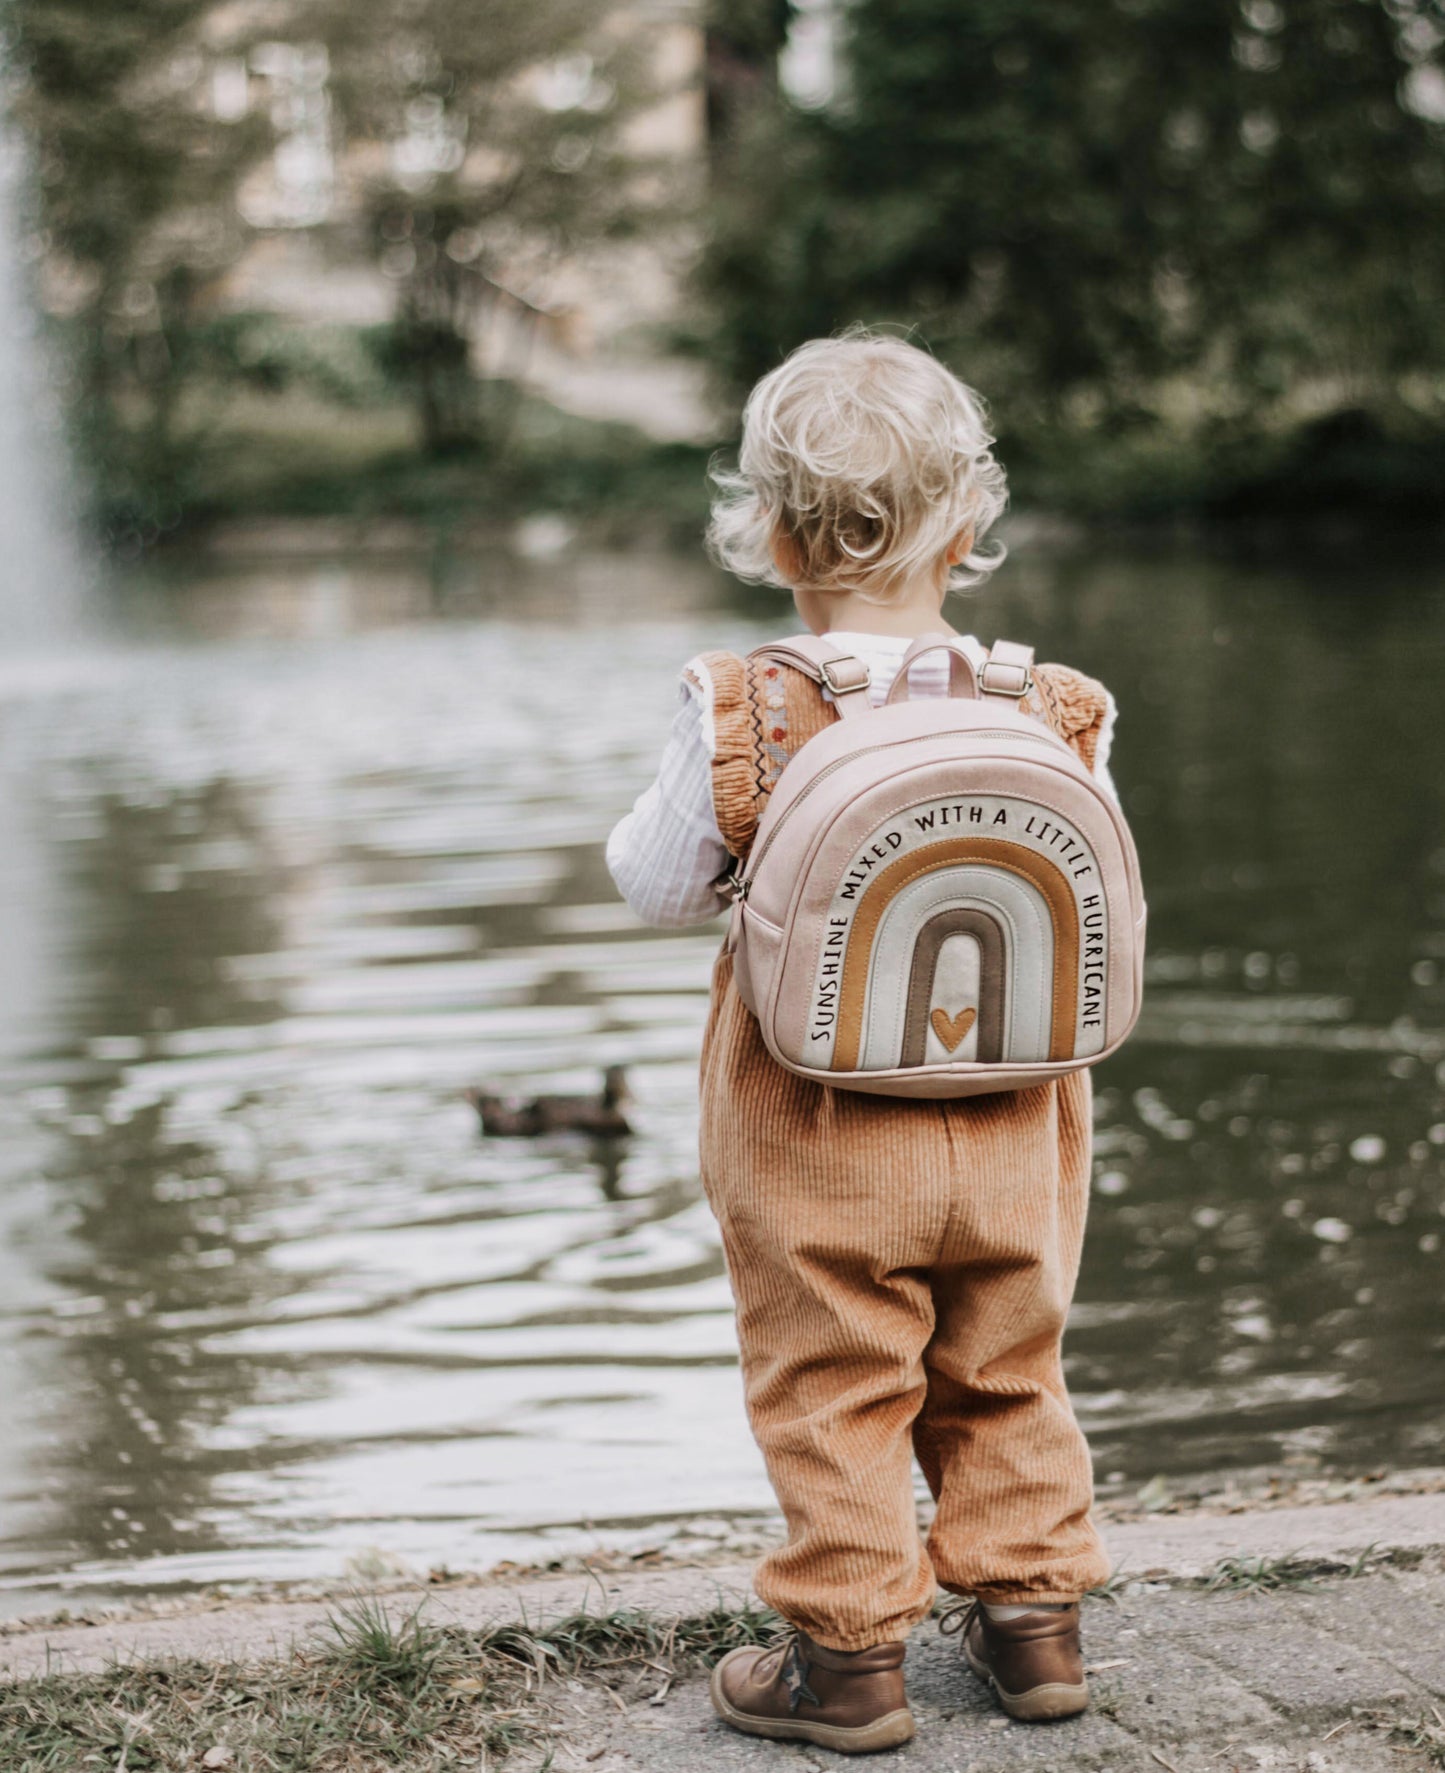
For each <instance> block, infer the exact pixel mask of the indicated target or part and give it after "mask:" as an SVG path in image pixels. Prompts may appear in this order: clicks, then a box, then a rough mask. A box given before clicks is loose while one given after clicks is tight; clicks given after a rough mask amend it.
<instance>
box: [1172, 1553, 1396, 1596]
mask: <svg viewBox="0 0 1445 1773" xmlns="http://www.w3.org/2000/svg"><path fill="white" fill-rule="evenodd" d="M1374 1557H1375V1546H1374V1545H1373V1544H1372V1545H1367V1546H1366V1547H1365V1549H1364V1550H1363V1551H1362V1552H1361V1553H1360V1554H1359V1556H1358V1557H1357V1558H1355V1560H1354V1561H1353V1562H1352V1563H1349V1564H1340V1563H1337V1562H1334V1561H1331V1560H1328V1559H1320V1558H1302V1557H1300V1556H1299V1554H1298V1553H1297V1552H1285V1553H1284V1554H1283V1555H1282V1556H1280V1557H1277V1558H1270V1557H1253V1558H1246V1557H1227V1558H1221V1559H1220V1560H1219V1562H1218V1563H1217V1564H1216V1565H1215V1566H1214V1569H1213V1571H1212V1572H1211V1573H1210V1576H1209V1579H1208V1581H1207V1582H1206V1584H1205V1586H1206V1588H1207V1589H1208V1590H1209V1592H1210V1593H1211V1594H1220V1593H1223V1594H1276V1593H1278V1592H1279V1591H1280V1590H1281V1589H1294V1590H1295V1591H1296V1592H1297V1593H1306V1594H1310V1593H1313V1592H1314V1590H1315V1588H1316V1586H1317V1583H1316V1578H1317V1577H1320V1576H1331V1577H1336V1578H1339V1577H1343V1578H1345V1579H1346V1580H1348V1579H1349V1578H1351V1577H1355V1576H1363V1575H1364V1574H1365V1572H1366V1570H1367V1569H1368V1568H1369V1566H1370V1563H1371V1561H1372V1559H1374Z"/></svg>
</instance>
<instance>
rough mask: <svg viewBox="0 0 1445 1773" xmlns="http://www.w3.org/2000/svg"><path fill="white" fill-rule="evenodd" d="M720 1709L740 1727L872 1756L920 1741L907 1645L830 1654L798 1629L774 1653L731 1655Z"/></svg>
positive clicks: (719, 1686) (721, 1670) (719, 1692)
mask: <svg viewBox="0 0 1445 1773" xmlns="http://www.w3.org/2000/svg"><path fill="white" fill-rule="evenodd" d="M712 1703H713V1710H714V1711H716V1713H717V1715H718V1716H719V1717H720V1718H721V1719H722V1720H723V1722H724V1723H727V1724H731V1725H732V1727H733V1729H734V1730H744V1731H746V1732H747V1734H748V1735H749V1736H770V1737H772V1738H773V1739H774V1740H776V1741H780V1742H815V1743H817V1745H818V1746H819V1747H820V1748H831V1749H833V1750H834V1751H835V1752H836V1753H838V1754H844V1755H864V1754H871V1753H873V1752H874V1751H875V1750H876V1749H880V1748H897V1747H898V1745H899V1744H900V1743H902V1742H908V1741H911V1739H912V1737H913V1713H912V1712H911V1711H910V1710H909V1709H908V1696H907V1694H906V1693H905V1692H904V1691H903V1645H902V1644H874V1645H873V1647H872V1648H871V1649H868V1650H851V1651H844V1650H825V1649H824V1648H823V1646H822V1645H821V1644H815V1643H814V1642H813V1640H812V1639H811V1638H810V1637H808V1636H807V1635H806V1634H805V1633H804V1632H801V1631H799V1632H794V1633H793V1635H792V1636H791V1637H789V1638H787V1639H785V1640H784V1641H783V1642H782V1643H781V1644H775V1645H774V1646H773V1648H772V1649H771V1650H759V1649H752V1648H749V1649H744V1650H730V1651H729V1652H728V1653H727V1655H726V1656H724V1657H723V1659H722V1661H721V1662H719V1663H718V1665H717V1667H716V1668H715V1669H714V1670H713V1671H712Z"/></svg>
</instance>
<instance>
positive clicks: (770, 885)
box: [728, 635, 1145, 1097]
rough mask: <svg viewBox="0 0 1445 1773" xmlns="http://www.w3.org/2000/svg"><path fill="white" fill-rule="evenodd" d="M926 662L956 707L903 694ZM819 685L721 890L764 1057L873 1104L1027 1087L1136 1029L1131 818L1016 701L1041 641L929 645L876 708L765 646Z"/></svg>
mask: <svg viewBox="0 0 1445 1773" xmlns="http://www.w3.org/2000/svg"><path fill="white" fill-rule="evenodd" d="M938 648H943V649H946V650H947V652H948V653H949V655H950V659H949V695H948V697H947V698H939V697H929V698H926V699H920V700H918V701H910V700H909V699H908V694H909V692H908V673H909V668H910V667H911V666H912V664H913V663H914V661H915V660H916V659H918V658H921V657H922V656H923V655H924V654H925V653H928V652H932V651H934V650H936V649H938ZM759 655H764V656H766V657H767V658H769V659H771V660H774V661H776V662H777V663H779V664H782V665H788V666H791V667H792V668H793V669H795V670H797V671H801V672H803V673H804V674H805V675H806V676H808V677H810V678H811V679H812V680H813V682H815V683H817V684H819V685H820V686H822V687H824V688H826V689H827V690H828V691H829V692H831V694H832V696H833V698H834V701H835V703H836V706H837V712H838V715H839V718H838V719H837V720H836V721H834V722H833V723H832V724H831V725H830V726H828V727H826V728H824V729H823V730H822V731H821V732H819V733H816V734H815V735H814V736H813V737H812V738H810V739H808V740H807V741H806V742H805V743H804V744H803V745H802V746H801V748H800V749H799V750H798V751H797V752H796V753H795V754H794V756H793V757H792V759H791V761H789V763H788V765H787V768H786V769H785V770H784V771H783V772H782V774H781V776H780V777H779V778H778V781H777V785H776V787H775V788H774V789H773V791H772V793H771V795H770V796H769V798H768V803H767V806H766V808H765V810H764V812H763V814H762V817H761V819H760V821H759V823H758V828H757V835H756V837H755V839H754V840H753V843H752V846H751V848H750V849H749V851H748V853H747V857H746V860H745V861H742V862H740V863H739V864H738V865H737V866H736V867H735V869H734V871H733V873H732V875H731V876H730V877H729V880H728V889H729V892H730V894H731V896H732V898H733V908H732V918H731V923H730V926H729V931H728V946H729V948H730V949H731V952H732V956H733V979H734V983H735V984H736V986H737V989H738V992H739V994H740V996H741V997H742V1000H743V1002H744V1003H745V1004H746V1005H747V1007H748V1008H749V1009H750V1010H751V1011H752V1013H753V1014H754V1015H755V1016H756V1017H757V1019H758V1022H759V1025H760V1027H761V1030H762V1036H763V1040H764V1042H765V1044H766V1046H767V1048H768V1051H769V1052H770V1053H771V1054H772V1056H773V1057H774V1058H775V1059H776V1060H777V1062H778V1063H779V1064H780V1065H782V1066H784V1067H785V1068H786V1069H787V1070H789V1071H793V1072H796V1073H797V1074H798V1075H799V1076H801V1077H807V1078H811V1079H813V1080H814V1081H815V1082H817V1083H825V1084H830V1085H833V1086H834V1087H836V1088H840V1089H846V1090H862V1091H867V1092H871V1093H874V1094H877V1095H887V1096H921V1097H954V1096H976V1095H984V1094H988V1093H990V1092H992V1091H997V1090H1019V1089H1026V1088H1028V1087H1030V1086H1032V1085H1034V1084H1040V1083H1048V1082H1051V1081H1052V1080H1054V1079H1056V1078H1060V1077H1063V1076H1064V1075H1065V1074H1066V1073H1068V1072H1070V1071H1077V1070H1079V1069H1081V1068H1082V1067H1084V1066H1087V1065H1093V1064H1096V1063H1097V1062H1098V1061H1099V1060H1100V1059H1102V1058H1105V1057H1106V1056H1107V1055H1108V1054H1110V1053H1112V1052H1113V1051H1114V1050H1115V1049H1116V1048H1117V1047H1118V1046H1119V1045H1120V1044H1121V1043H1122V1042H1123V1040H1124V1039H1125V1037H1126V1036H1127V1035H1128V1033H1129V1031H1130V1030H1131V1029H1132V1028H1133V1026H1134V1023H1135V1021H1136V1020H1137V1018H1138V1014H1139V1003H1140V998H1141V995H1142V990H1143V961H1144V923H1145V906H1144V898H1143V891H1142V888H1141V885H1140V880H1139V864H1138V858H1137V856H1136V855H1135V851H1134V842H1133V839H1132V837H1131V836H1130V834H1129V828H1128V826H1127V825H1126V823H1125V821H1124V816H1123V814H1122V813H1121V812H1120V811H1119V808H1118V807H1117V806H1116V805H1115V803H1114V800H1113V798H1112V797H1111V796H1110V795H1109V794H1108V793H1107V791H1106V790H1105V789H1103V788H1102V787H1101V786H1100V785H1099V783H1098V782H1097V781H1096V780H1095V779H1094V777H1093V775H1092V774H1091V773H1090V771H1089V770H1088V768H1087V767H1086V766H1085V764H1084V763H1083V762H1082V760H1081V759H1080V758H1079V757H1078V756H1077V755H1076V754H1075V753H1074V751H1073V750H1072V749H1071V748H1070V747H1069V745H1068V744H1066V743H1065V741H1064V740H1063V739H1061V738H1059V737H1057V736H1056V735H1055V733H1054V732H1053V731H1052V730H1051V729H1050V728H1049V727H1048V726H1047V725H1045V724H1043V723H1042V722H1041V721H1040V720H1039V719H1037V718H1036V717H1035V716H1034V715H1032V714H1030V713H1028V712H1026V711H1025V709H1024V708H1023V706H1022V702H1023V698H1025V697H1026V696H1028V694H1029V693H1030V691H1031V689H1032V687H1033V649H1032V648H1030V647H1023V646H1016V645H1014V644H1012V643H1011V642H1008V641H999V642H998V643H997V644H996V645H995V646H994V647H993V649H992V651H991V652H990V653H989V655H988V657H987V659H986V660H985V662H984V663H983V664H982V665H981V666H978V667H975V665H974V663H973V660H972V658H971V657H970V655H969V653H968V651H967V649H966V648H965V647H964V646H963V645H962V643H961V641H960V640H959V639H958V638H957V637H956V636H942V635H936V636H935V635H925V636H924V637H923V638H922V639H920V640H917V641H915V642H914V644H913V645H912V646H911V647H910V648H909V649H908V651H907V653H906V654H905V655H904V658H903V663H902V665H901V666H900V667H899V671H898V676H897V678H896V679H895V681H894V683H893V685H892V687H891V689H890V692H889V695H888V699H887V701H886V702H885V703H884V704H883V706H882V707H880V708H877V709H875V708H873V707H872V705H871V703H870V701H869V697H868V686H869V672H868V668H867V666H866V665H865V664H864V663H863V662H862V661H861V660H860V659H856V658H853V657H851V656H850V655H848V654H845V653H842V652H840V651H839V649H838V648H836V647H835V646H833V645H832V643H831V642H828V641H824V640H819V639H817V638H816V637H815V636H813V635H804V636H801V637H799V638H797V639H794V640H787V641H781V642H777V643H775V644H772V645H769V646H765V647H762V648H759V649H758V653H757V654H754V655H753V656H754V657H757V656H759Z"/></svg>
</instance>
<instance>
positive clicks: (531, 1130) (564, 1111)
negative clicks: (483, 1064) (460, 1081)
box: [467, 1065, 632, 1139]
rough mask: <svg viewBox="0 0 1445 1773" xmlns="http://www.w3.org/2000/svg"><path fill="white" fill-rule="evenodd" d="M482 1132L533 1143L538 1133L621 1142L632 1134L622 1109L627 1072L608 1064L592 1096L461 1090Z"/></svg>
mask: <svg viewBox="0 0 1445 1773" xmlns="http://www.w3.org/2000/svg"><path fill="white" fill-rule="evenodd" d="M467 1100H468V1102H470V1103H471V1105H472V1107H473V1108H475V1109H476V1111H477V1118H478V1120H479V1121H480V1122H481V1124H482V1132H483V1133H484V1134H485V1135H486V1136H487V1137H488V1138H492V1139H537V1138H540V1137H541V1136H542V1135H543V1134H544V1133H591V1134H593V1135H594V1136H595V1137H602V1138H621V1137H624V1136H626V1135H627V1134H628V1133H630V1132H631V1131H632V1124H631V1122H630V1121H629V1120H628V1118H627V1113H626V1110H627V1108H628V1106H629V1105H630V1103H631V1101H632V1092H631V1091H630V1089H629V1088H628V1085H627V1072H626V1070H625V1068H624V1067H623V1066H621V1065H609V1066H608V1068H607V1070H606V1071H605V1072H603V1074H602V1090H601V1093H600V1094H598V1095H596V1096H499V1095H496V1094H494V1093H492V1092H489V1091H487V1090H477V1089H472V1090H468V1091H467Z"/></svg>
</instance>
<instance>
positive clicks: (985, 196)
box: [704, 0, 1445, 503]
mask: <svg viewBox="0 0 1445 1773" xmlns="http://www.w3.org/2000/svg"><path fill="white" fill-rule="evenodd" d="M847 19H848V33H849V35H848V41H847V55H846V75H847V78H846V86H845V90H844V92H843V93H842V94H841V95H840V97H839V99H838V100H837V101H836V102H835V103H834V104H833V105H832V106H831V107H830V108H829V109H828V110H827V111H826V112H824V113H822V114H814V115H798V114H796V113H792V112H790V111H788V110H787V109H786V108H785V107H783V106H777V107H774V108H773V110H772V112H771V113H770V114H769V115H768V116H766V117H759V118H757V119H755V120H754V127H753V136H752V140H751V141H750V143H749V144H748V145H747V147H746V149H743V150H740V152H739V157H738V164H739V171H738V174H737V176H736V177H735V178H734V179H732V180H731V181H730V183H729V188H728V190H726V191H725V192H723V193H721V194H720V201H719V205H718V212H717V223H716V227H715V230H714V235H713V239H712V243H711V246H710V249H709V255H708V260H707V263H706V266H705V271H704V276H705V282H706V285H707V287H708V289H709V291H710V293H711V296H712V300H713V305H714V309H715V312H716V315H717V318H718V328H717V338H718V356H719V360H720V362H721V364H722V366H723V368H724V370H725V372H726V373H727V375H728V377H729V379H730V381H731V384H732V386H733V387H734V388H736V389H741V388H743V387H745V386H746V385H747V384H748V383H749V382H750V381H751V380H752V379H753V378H754V377H755V376H756V375H757V374H758V373H760V372H761V371H762V370H764V369H765V368H767V367H768V366H769V365H771V364H772V363H774V362H776V361H777V359H778V356H779V354H780V353H781V352H783V351H785V350H787V349H789V348H790V347H791V346H793V345H794V344H796V343H798V342H799V341H800V340H801V339H803V338H805V337H808V336H810V335H813V334H816V333H820V332H826V331H828V330H831V329H833V328H835V327H837V326H839V325H842V324H845V323H846V322H848V321H852V320H857V319H864V320H872V321H894V322H901V323H903V324H905V325H909V326H916V327H917V328H918V329H919V330H920V332H921V333H922V334H923V335H924V336H925V337H927V338H928V339H929V340H930V342H931V343H932V344H933V345H934V347H935V348H936V349H938V350H939V351H940V353H941V354H942V355H944V356H945V357H946V358H947V359H948V360H949V361H951V362H952V363H954V364H955V366H956V367H958V368H959V369H960V370H961V371H962V372H963V373H964V374H965V375H966V376H967V377H968V378H969V379H970V380H971V381H974V382H975V383H976V384H978V385H979V386H980V387H982V388H983V389H984V390H985V391H986V392H987V393H989V395H990V396H991V397H992V398H993V399H994V400H995V401H996V402H997V404H998V407H999V412H1000V422H1001V424H1002V425H1003V427H1004V430H1005V443H1006V444H1007V445H1009V446H1010V451H1011V453H1010V460H1011V463H1015V465H1022V466H1023V467H1024V468H1025V469H1026V470H1030V469H1032V468H1033V467H1034V466H1035V464H1036V462H1037V463H1038V465H1039V466H1040V467H1044V468H1046V464H1045V463H1044V462H1043V460H1042V458H1044V457H1046V456H1047V453H1048V450H1049V447H1050V445H1049V438H1050V436H1051V435H1054V434H1056V435H1063V436H1068V437H1071V438H1073V439H1075V440H1077V439H1078V438H1079V437H1080V436H1091V437H1094V438H1095V439H1097V440H1098V441H1099V442H1100V443H1102V444H1104V445H1105V446H1106V448H1107V450H1108V451H1110V452H1117V453H1119V454H1120V455H1122V456H1124V457H1128V456H1130V455H1131V454H1136V453H1140V451H1143V450H1146V449H1152V450H1155V451H1158V450H1161V449H1170V448H1175V447H1178V446H1179V444H1180V443H1181V441H1182V442H1185V443H1186V444H1187V445H1188V447H1189V448H1190V449H1193V450H1198V449H1200V448H1207V449H1209V450H1210V451H1211V452H1221V451H1222V452H1225V453H1228V452H1229V451H1231V450H1234V449H1236V448H1237V447H1239V446H1240V445H1241V444H1242V443H1245V442H1247V441H1248V440H1250V439H1252V438H1262V437H1265V436H1267V435H1270V434H1278V433H1280V432H1282V431H1289V430H1292V429H1293V428H1294V427H1295V426H1296V425H1297V424H1299V423H1301V422H1303V421H1307V420H1318V419H1322V418H1326V417H1327V416H1328V415H1329V414H1330V413H1332V412H1334V411H1336V410H1337V409H1341V408H1349V409H1355V410H1358V411H1361V412H1363V413H1365V414H1367V415H1369V418H1370V421H1371V423H1372V424H1373V425H1374V427H1375V428H1376V430H1379V431H1382V432H1388V433H1391V434H1393V435H1403V434H1405V433H1407V432H1408V430H1409V423H1410V416H1411V415H1412V414H1414V415H1415V416H1416V418H1417V420H1418V418H1419V417H1420V415H1424V416H1425V417H1426V418H1428V419H1429V420H1430V421H1431V423H1432V424H1434V425H1435V426H1437V427H1439V426H1440V424H1441V411H1442V405H1441V399H1440V389H1441V375H1442V371H1445V333H1442V329H1441V328H1440V326H1439V323H1438V322H1439V313H1440V309H1441V303H1442V301H1445V230H1442V229H1441V227H1440V225H1439V215H1440V206H1441V200H1442V197H1445V132H1442V127H1441V124H1440V122H1439V121H1438V120H1432V119H1431V118H1430V117H1427V116H1426V115H1423V114H1422V112H1423V111H1425V110H1427V109H1430V108H1431V107H1432V105H1433V106H1434V107H1435V108H1437V109H1438V91H1439V88H1438V85H1436V84H1435V83H1437V82H1438V81H1439V79H1440V73H1439V69H1440V59H1441V57H1440V50H1441V44H1442V43H1445V9H1442V7H1441V5H1440V3H1439V0H1246V3H1245V4H1243V5H1242V6H1241V5H1237V4H1234V3H1233V0H1110V3H1108V4H1102V5H1101V4H1094V3H1092V0H979V3H978V4H974V5H969V6H960V5H958V4H957V0H887V3H886V4H885V3H883V0H857V4H855V5H853V6H852V7H850V8H849V9H848V13H847ZM1432 93H1434V94H1435V95H1436V96H1435V98H1434V99H1432V98H1431V94H1432ZM767 169H771V172H770V175H768V173H767ZM1136 440H1137V442H1138V444H1139V450H1138V451H1136V450H1134V449H1133V447H1132V445H1133V443H1134V442H1135V441H1136ZM1075 447H1076V445H1075ZM1015 459H1016V462H1015ZM1337 459H1338V452H1337ZM1037 478H1039V479H1047V478H1049V476H1048V474H1047V471H1045V472H1044V473H1042V474H1040V475H1039V476H1037ZM1125 502H1126V503H1127V502H1128V501H1127V500H1126V501H1125Z"/></svg>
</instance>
